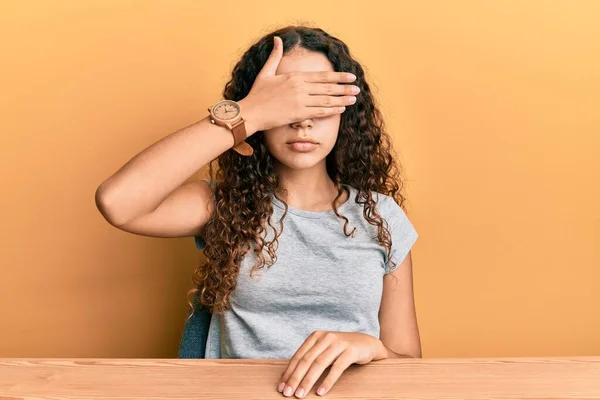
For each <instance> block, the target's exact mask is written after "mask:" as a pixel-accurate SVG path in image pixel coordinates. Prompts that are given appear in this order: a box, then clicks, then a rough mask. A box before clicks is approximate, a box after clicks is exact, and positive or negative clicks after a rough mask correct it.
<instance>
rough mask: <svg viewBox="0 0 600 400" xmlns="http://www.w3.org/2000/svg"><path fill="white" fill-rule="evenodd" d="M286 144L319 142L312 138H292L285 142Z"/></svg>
mask: <svg viewBox="0 0 600 400" xmlns="http://www.w3.org/2000/svg"><path fill="white" fill-rule="evenodd" d="M286 143H287V144H294V143H311V144H319V142H317V141H315V140H312V139H294V140H290V141H289V142H286Z"/></svg>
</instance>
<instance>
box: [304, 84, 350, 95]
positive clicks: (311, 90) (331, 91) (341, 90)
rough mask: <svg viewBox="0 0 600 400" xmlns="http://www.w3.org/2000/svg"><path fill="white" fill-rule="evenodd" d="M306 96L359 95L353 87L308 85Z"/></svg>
mask: <svg viewBox="0 0 600 400" xmlns="http://www.w3.org/2000/svg"><path fill="white" fill-rule="evenodd" d="M307 85H308V94H326V95H329V96H343V95H346V96H352V95H356V94H358V93H360V88H359V87H358V86H355V85H339V84H336V83H308V84H307Z"/></svg>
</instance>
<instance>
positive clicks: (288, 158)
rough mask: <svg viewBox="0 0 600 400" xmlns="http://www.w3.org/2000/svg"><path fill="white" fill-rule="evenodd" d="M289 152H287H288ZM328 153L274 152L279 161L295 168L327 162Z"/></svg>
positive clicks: (304, 167)
mask: <svg viewBox="0 0 600 400" xmlns="http://www.w3.org/2000/svg"><path fill="white" fill-rule="evenodd" d="M286 153H287V152H286ZM326 156H327V154H311V153H303V154H273V157H275V159H276V160H277V162H278V163H280V164H281V165H283V166H284V167H286V168H289V169H293V170H301V169H309V168H313V167H314V166H316V165H318V164H320V163H322V162H325V157H326Z"/></svg>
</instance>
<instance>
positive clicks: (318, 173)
mask: <svg viewBox="0 0 600 400" xmlns="http://www.w3.org/2000/svg"><path fill="white" fill-rule="evenodd" d="M277 171H278V174H279V193H278V195H279V196H278V197H280V198H281V199H282V200H284V201H285V202H286V203H287V204H288V205H289V206H292V207H295V208H298V209H301V210H306V211H324V210H328V209H331V203H332V202H333V200H334V199H335V198H336V196H337V194H338V191H337V189H336V187H335V184H334V182H333V181H332V180H331V178H330V177H329V175H328V174H327V168H326V164H325V160H323V162H321V163H319V164H317V165H315V166H314V167H311V168H306V169H290V168H287V167H285V166H283V165H281V164H279V165H278V167H277ZM346 198H347V193H345V192H344V194H343V195H342V197H341V198H340V199H339V200H338V202H339V204H342V203H344V201H345V199H346Z"/></svg>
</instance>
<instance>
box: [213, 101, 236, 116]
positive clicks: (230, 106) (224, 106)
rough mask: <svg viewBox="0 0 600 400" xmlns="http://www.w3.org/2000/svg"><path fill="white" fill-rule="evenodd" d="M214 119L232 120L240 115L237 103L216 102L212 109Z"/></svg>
mask: <svg viewBox="0 0 600 400" xmlns="http://www.w3.org/2000/svg"><path fill="white" fill-rule="evenodd" d="M213 113H214V114H215V117H217V118H219V119H220V120H223V121H228V120H231V119H234V118H235V117H237V116H238V115H239V114H240V107H239V106H238V105H237V103H235V102H233V101H230V100H223V101H220V102H218V103H217V104H216V105H215V108H213Z"/></svg>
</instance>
